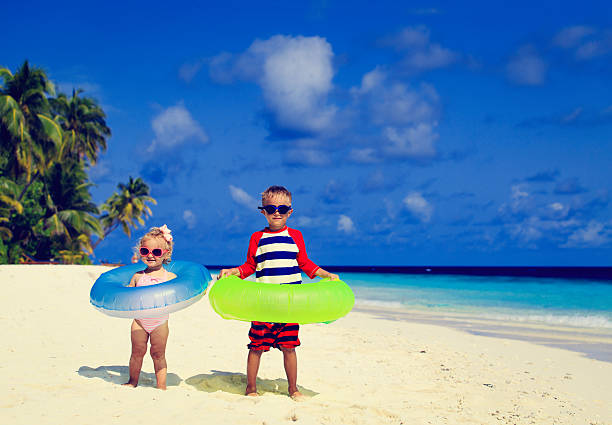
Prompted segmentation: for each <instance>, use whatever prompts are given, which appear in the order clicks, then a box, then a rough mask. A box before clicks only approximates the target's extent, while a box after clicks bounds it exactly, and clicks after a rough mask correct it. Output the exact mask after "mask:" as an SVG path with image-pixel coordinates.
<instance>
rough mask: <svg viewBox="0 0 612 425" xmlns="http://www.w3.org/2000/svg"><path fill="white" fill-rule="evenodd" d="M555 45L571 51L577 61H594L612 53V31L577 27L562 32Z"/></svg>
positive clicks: (555, 39)
mask: <svg viewBox="0 0 612 425" xmlns="http://www.w3.org/2000/svg"><path fill="white" fill-rule="evenodd" d="M553 44H554V45H556V46H558V47H561V48H563V49H567V50H569V51H571V52H572V53H573V55H574V58H575V59H576V60H579V61H586V60H592V59H596V58H598V57H601V56H604V55H607V54H608V53H610V52H612V31H611V30H609V29H608V30H604V31H601V30H598V29H596V28H593V27H589V26H584V25H576V26H573V27H568V28H565V29H563V30H561V31H560V32H559V33H558V34H557V35H556V36H555V37H554V38H553Z"/></svg>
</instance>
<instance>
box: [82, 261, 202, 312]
mask: <svg viewBox="0 0 612 425" xmlns="http://www.w3.org/2000/svg"><path fill="white" fill-rule="evenodd" d="M145 268H146V266H145V265H144V264H132V265H129V266H123V267H117V268H116V269H113V270H110V271H107V272H105V273H102V274H101V275H100V277H99V278H98V279H97V280H96V282H95V283H94V285H93V287H92V288H91V292H90V293H89V301H90V302H91V304H92V305H93V306H94V307H95V308H97V309H98V310H100V311H101V312H102V313H104V314H108V315H109V316H113V317H125V318H140V317H159V316H164V315H166V314H168V313H173V312H175V311H178V310H181V309H183V308H186V307H189V306H190V305H191V304H193V303H195V302H196V301H198V300H199V299H200V298H202V297H203V296H204V293H205V292H206V288H207V287H208V282H210V281H211V280H212V278H211V276H210V272H209V271H208V269H207V268H206V267H204V266H203V265H201V264H198V263H192V262H190V261H173V262H171V263H170V264H166V265H164V268H165V269H166V270H168V271H170V272H172V273H174V274H176V278H174V279H172V280H169V281H167V282H162V283H159V284H157V285H150V286H139V287H128V286H127V285H128V284H129V283H130V279H131V278H132V275H134V273H136V272H139V271H141V270H144V269H145Z"/></svg>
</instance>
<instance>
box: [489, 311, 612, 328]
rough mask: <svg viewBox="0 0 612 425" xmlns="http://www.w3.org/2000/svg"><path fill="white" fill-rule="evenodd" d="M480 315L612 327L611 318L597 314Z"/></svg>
mask: <svg viewBox="0 0 612 425" xmlns="http://www.w3.org/2000/svg"><path fill="white" fill-rule="evenodd" d="M480 316H481V317H485V318H487V319H494V320H501V321H506V322H519V323H544V324H547V325H557V326H559V325H562V326H572V327H580V328H604V329H612V320H610V318H608V317H606V316H603V315H599V314H595V315H590V314H482V315H480Z"/></svg>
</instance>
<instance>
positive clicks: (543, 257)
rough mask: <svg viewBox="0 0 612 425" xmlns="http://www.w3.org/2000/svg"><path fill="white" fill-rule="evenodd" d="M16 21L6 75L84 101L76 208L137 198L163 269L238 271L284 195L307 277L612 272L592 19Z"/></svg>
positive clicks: (600, 82) (559, 13) (541, 9)
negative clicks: (104, 137)
mask: <svg viewBox="0 0 612 425" xmlns="http://www.w3.org/2000/svg"><path fill="white" fill-rule="evenodd" d="M16 3H17V2H11V3H10V4H7V5H4V6H3V15H4V16H5V19H3V25H2V28H1V29H0V32H1V33H2V34H3V35H4V37H3V38H4V39H5V40H7V37H8V39H10V40H11V41H10V42H7V43H4V44H3V47H2V50H1V54H0V63H1V65H2V66H6V67H8V68H10V69H13V70H14V69H15V68H17V67H18V66H19V65H20V64H21V63H23V61H24V60H25V59H28V60H29V61H30V62H31V63H32V64H34V65H36V66H39V67H42V68H43V69H44V70H45V71H46V72H47V73H48V75H49V76H50V78H51V79H52V80H53V81H54V82H55V83H56V84H57V86H58V87H59V88H60V90H62V91H64V92H70V91H71V90H72V88H73V87H78V88H83V89H84V90H85V95H88V96H91V97H94V98H96V99H97V100H98V101H99V102H100V104H101V105H102V107H103V108H104V110H105V111H106V113H107V115H108V119H107V122H108V124H109V126H110V127H111V129H112V132H113V135H112V137H111V139H110V140H109V142H108V145H109V148H108V151H107V152H106V153H105V154H104V155H103V156H102V160H101V161H100V162H99V163H98V164H97V165H96V166H95V167H94V168H93V169H92V170H91V176H92V180H93V181H94V182H95V183H96V187H95V188H94V189H93V190H92V193H93V196H94V198H95V200H96V201H97V202H98V203H102V202H103V201H104V200H105V199H106V198H108V196H110V195H111V194H112V192H113V191H114V190H115V188H116V185H117V183H118V182H125V181H127V179H128V177H129V176H134V177H137V176H140V177H142V178H143V179H145V181H146V182H148V183H149V184H150V186H151V191H152V195H153V196H154V197H155V198H156V199H157V200H158V205H156V206H154V207H153V214H154V215H153V217H151V218H150V219H149V220H148V221H147V223H146V227H147V228H148V227H149V226H153V225H161V224H164V223H167V224H168V226H169V227H170V228H171V229H173V232H174V234H175V240H176V250H175V258H176V259H187V260H195V261H200V262H202V263H204V264H239V263H241V262H242V261H243V260H244V256H245V254H246V248H247V243H248V239H249V236H250V234H251V233H252V232H253V231H255V230H259V229H261V228H263V227H264V225H265V219H264V218H263V217H262V216H261V215H260V214H259V213H258V211H257V209H256V207H257V205H259V199H260V193H261V192H262V191H263V190H265V189H266V188H267V187H268V186H270V185H273V184H280V185H284V186H286V187H287V188H288V189H289V190H291V191H292V192H293V195H294V197H293V206H294V210H295V211H294V214H293V216H292V217H291V218H290V221H289V224H290V225H291V226H292V227H295V228H298V229H300V230H301V231H302V233H303V234H304V237H305V240H306V246H307V249H308V252H309V255H310V257H311V258H312V259H313V260H314V261H315V262H317V263H318V264H321V265H365V264H374V265H610V261H611V258H612V208H611V205H610V195H611V189H612V171H611V164H612V161H610V158H611V157H612V140H611V138H612V131H611V130H612V84H611V83H612V19H611V18H612V13H611V12H610V9H611V8H610V7H609V5H606V2H603V1H602V2H582V3H581V4H578V3H576V2H558V1H555V2H553V1H543V2H532V1H531V2H523V1H513V2H504V3H502V2H469V1H468V2H397V1H382V2H376V3H372V2H365V1H351V2H346V1H338V2H333V1H315V2H265V1H264V2H235V1H230V2H224V3H223V5H222V6H221V5H218V4H217V5H209V4H207V3H206V2H203V3H201V4H199V5H196V4H193V2H182V1H174V2H171V3H168V2H155V1H150V2H121V3H119V2H107V3H105V4H104V5H99V4H93V3H92V4H86V2H79V3H76V4H68V3H65V2H48V3H47V2H45V3H40V4H37V5H35V4H33V3H28V4H27V5H26V4H23V5H19V4H16ZM33 10H36V13H35V14H33V13H32V11H33ZM8 17H10V19H7V18H8ZM143 231H144V228H140V229H137V230H136V231H135V233H134V234H135V236H140V235H142V233H143ZM135 241H136V239H135V238H134V237H133V238H132V240H130V239H128V238H127V237H126V236H125V235H123V234H121V233H120V232H119V231H116V232H115V233H113V234H111V235H110V236H109V237H108V238H107V239H106V240H105V241H104V242H103V243H101V244H100V246H99V247H98V248H97V250H96V258H97V259H108V260H112V261H116V260H123V261H128V260H129V257H130V255H131V254H130V250H131V247H132V245H134V244H135Z"/></svg>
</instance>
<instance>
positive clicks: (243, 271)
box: [238, 231, 263, 279]
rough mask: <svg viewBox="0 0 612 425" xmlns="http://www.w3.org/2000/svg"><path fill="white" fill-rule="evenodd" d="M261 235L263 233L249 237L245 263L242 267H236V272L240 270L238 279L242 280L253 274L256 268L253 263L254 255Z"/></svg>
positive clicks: (256, 233)
mask: <svg viewBox="0 0 612 425" xmlns="http://www.w3.org/2000/svg"><path fill="white" fill-rule="evenodd" d="M262 235H263V232H261V231H259V232H255V233H253V234H252V235H251V240H250V241H249V249H248V250H247V258H246V261H245V263H244V264H243V265H241V266H238V270H240V279H244V278H246V277H249V276H250V275H252V274H253V273H255V268H256V267H257V264H256V263H255V254H256V253H257V245H258V244H259V240H260V239H261V236H262Z"/></svg>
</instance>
